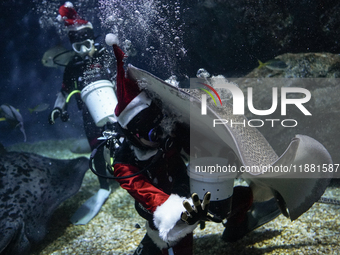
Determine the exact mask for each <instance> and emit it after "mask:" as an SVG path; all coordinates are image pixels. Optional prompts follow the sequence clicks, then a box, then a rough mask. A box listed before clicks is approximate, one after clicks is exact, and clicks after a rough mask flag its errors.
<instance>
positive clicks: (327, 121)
mask: <svg viewBox="0 0 340 255" xmlns="http://www.w3.org/2000/svg"><path fill="white" fill-rule="evenodd" d="M275 59H279V60H281V61H283V62H285V63H286V64H287V66H288V67H287V68H286V69H285V70H270V69H268V68H255V69H254V70H253V71H252V72H250V73H249V74H248V75H246V76H245V77H244V78H240V79H236V80H235V82H236V83H237V84H238V85H239V87H240V88H241V89H242V90H243V92H244V94H245V95H247V87H252V88H253V93H252V94H253V105H254V107H255V109H263V110H265V109H269V108H270V107H271V106H272V97H273V96H272V88H273V87H277V88H278V96H279V97H280V95H281V94H280V88H281V87H299V88H305V89H307V90H308V91H310V93H311V99H310V100H309V101H308V102H307V103H305V104H303V105H304V106H305V108H306V109H307V110H308V111H309V112H310V113H311V114H312V116H305V115H304V114H303V113H302V112H301V111H300V110H299V109H298V108H297V107H296V106H294V105H288V106H287V114H286V115H285V116H283V115H281V111H280V110H279V108H280V100H278V102H279V103H278V109H277V110H276V111H275V112H274V113H273V114H271V115H268V116H258V115H254V114H252V113H250V112H249V111H248V112H246V116H247V117H248V119H262V120H265V119H279V120H281V121H282V120H283V119H294V120H296V121H297V123H298V124H297V125H296V126H295V127H293V128H289V127H283V126H282V125H281V124H280V122H279V121H277V122H275V123H276V125H274V127H271V125H263V126H262V127H258V130H259V131H260V132H261V133H262V134H263V135H264V136H265V137H266V139H267V140H268V141H269V143H270V144H271V145H272V146H273V148H274V149H275V151H276V152H277V153H278V154H280V153H282V152H283V150H284V149H285V145H284V144H285V141H287V139H290V137H292V136H293V135H294V134H304V135H308V136H311V137H313V138H315V139H317V140H318V141H319V142H321V143H322V144H323V145H324V146H325V147H326V149H327V150H328V151H329V153H330V154H331V156H332V158H333V161H334V163H340V151H339V140H340V134H339V130H338V127H339V126H340V101H339V98H340V86H339V82H340V79H338V78H340V56H339V55H337V54H331V53H301V54H291V53H288V54H284V55H280V56H277V57H276V58H275ZM253 78H254V79H253ZM262 78H264V79H262ZM292 78H294V79H292ZM301 95H302V94H301ZM293 96H294V97H296V95H293ZM303 96H304V95H303ZM287 98H291V96H289V95H288V96H287ZM257 124H259V122H257V123H256V125H257Z"/></svg>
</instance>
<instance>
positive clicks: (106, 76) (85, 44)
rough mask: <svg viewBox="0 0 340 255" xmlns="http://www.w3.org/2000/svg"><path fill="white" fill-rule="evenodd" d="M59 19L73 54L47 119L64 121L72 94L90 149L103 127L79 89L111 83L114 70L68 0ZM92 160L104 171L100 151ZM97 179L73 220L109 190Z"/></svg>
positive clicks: (82, 218)
mask: <svg viewBox="0 0 340 255" xmlns="http://www.w3.org/2000/svg"><path fill="white" fill-rule="evenodd" d="M58 20H59V21H60V22H63V23H64V25H65V27H66V30H67V32H68V37H69V39H70V42H71V44H72V48H73V51H74V52H75V56H74V57H73V58H72V59H71V60H70V61H69V63H68V64H67V66H66V67H65V71H64V76H63V82H62V88H61V91H60V92H59V93H58V94H57V99H56V101H55V105H54V109H53V110H52V112H51V113H50V115H49V123H50V124H54V123H55V120H56V119H57V118H58V117H60V119H61V120H62V121H63V122H66V121H67V120H68V119H69V115H68V113H67V105H68V102H69V100H70V98H71V97H72V96H73V95H74V97H75V98H76V101H77V105H78V108H79V110H82V115H83V123H84V129H85V133H86V137H87V140H88V142H89V144H90V147H91V149H94V148H96V147H97V145H98V140H97V138H98V137H100V136H101V135H102V132H103V131H104V130H105V127H104V126H102V127H101V126H97V125H96V123H95V122H94V120H93V118H92V116H91V114H90V112H89V109H88V107H87V106H86V104H85V103H84V102H83V100H82V98H81V96H80V92H81V90H82V89H83V88H84V87H86V86H87V85H89V84H91V83H93V82H95V81H105V82H107V83H110V84H111V86H112V83H111V80H112V79H113V77H112V76H113V74H112V73H111V68H108V64H107V63H106V62H105V59H104V54H105V52H106V49H105V48H104V47H102V46H101V45H99V44H97V43H95V42H94V40H95V37H94V33H93V26H92V24H91V22H89V21H87V20H84V19H81V18H80V16H79V15H78V13H77V12H76V10H75V9H74V7H73V4H72V3H71V2H66V3H65V4H64V5H62V6H61V7H60V8H59V16H58ZM94 164H95V167H96V169H97V171H99V172H100V173H102V174H105V172H106V163H105V159H104V157H103V153H97V154H96V157H95V158H94ZM99 183H100V189H99V190H98V192H97V193H96V194H95V195H94V196H92V197H91V198H90V199H89V200H88V201H86V202H85V203H84V204H83V205H82V206H81V207H80V208H79V209H78V211H77V212H76V213H75V214H74V215H73V216H72V218H71V222H72V223H74V224H86V223H87V222H89V221H90V220H91V219H92V218H93V217H94V216H95V215H96V214H97V213H98V212H99V210H100V208H101V206H102V205H103V203H104V202H105V201H106V199H107V198H108V196H109V194H110V186H109V182H108V180H107V179H105V178H101V177H99Z"/></svg>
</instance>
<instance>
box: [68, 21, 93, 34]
mask: <svg viewBox="0 0 340 255" xmlns="http://www.w3.org/2000/svg"><path fill="white" fill-rule="evenodd" d="M84 28H90V29H93V26H92V23H91V22H90V21H88V22H87V23H86V24H81V25H79V24H74V25H69V26H67V27H66V29H67V31H68V32H70V31H79V30H81V29H84Z"/></svg>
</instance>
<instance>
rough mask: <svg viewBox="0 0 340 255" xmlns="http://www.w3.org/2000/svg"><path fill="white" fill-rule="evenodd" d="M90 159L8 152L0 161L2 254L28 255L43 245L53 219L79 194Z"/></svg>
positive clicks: (3, 154)
mask: <svg viewBox="0 0 340 255" xmlns="http://www.w3.org/2000/svg"><path fill="white" fill-rule="evenodd" d="M87 170H88V159H87V158H85V157H81V158H77V159H72V160H58V159H51V158H46V157H43V156H40V155H37V154H33V153H24V152H20V153H19V152H8V153H2V154H1V157H0V230H1V231H0V254H2V255H3V254H21V255H22V254H28V253H29V251H30V249H31V246H32V245H35V244H37V243H38V242H40V241H42V240H43V238H44V237H45V235H46V232H47V231H46V227H47V223H48V220H49V219H50V217H51V215H52V214H53V212H54V211H55V209H57V207H58V206H59V205H60V204H61V203H62V202H63V201H65V200H66V199H68V198H70V197H71V196H72V195H74V194H75V193H77V191H78V190H79V188H80V185H81V183H82V180H83V177H84V174H85V172H86V171H87Z"/></svg>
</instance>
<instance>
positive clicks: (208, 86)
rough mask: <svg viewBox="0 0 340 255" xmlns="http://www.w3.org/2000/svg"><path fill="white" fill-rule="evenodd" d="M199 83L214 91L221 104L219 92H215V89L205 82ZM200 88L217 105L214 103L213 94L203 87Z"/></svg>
mask: <svg viewBox="0 0 340 255" xmlns="http://www.w3.org/2000/svg"><path fill="white" fill-rule="evenodd" d="M201 84H203V85H204V86H206V87H207V88H209V89H210V90H211V91H213V92H214V93H215V95H216V96H217V98H218V100H219V101H220V104H221V105H222V100H221V98H220V96H219V94H218V93H217V91H216V90H215V89H214V88H213V87H211V86H210V85H208V84H205V83H201ZM200 89H201V90H203V91H204V92H206V93H207V94H208V95H209V96H210V97H211V98H212V100H214V103H215V105H216V106H217V103H216V100H215V97H214V96H213V94H211V92H210V91H209V90H207V89H204V88H200Z"/></svg>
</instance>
